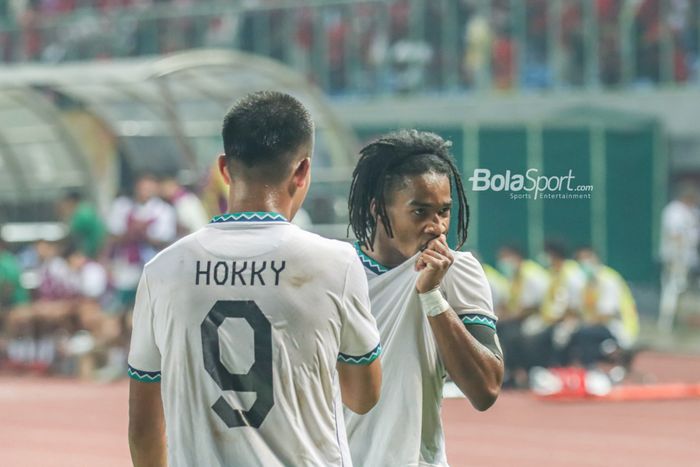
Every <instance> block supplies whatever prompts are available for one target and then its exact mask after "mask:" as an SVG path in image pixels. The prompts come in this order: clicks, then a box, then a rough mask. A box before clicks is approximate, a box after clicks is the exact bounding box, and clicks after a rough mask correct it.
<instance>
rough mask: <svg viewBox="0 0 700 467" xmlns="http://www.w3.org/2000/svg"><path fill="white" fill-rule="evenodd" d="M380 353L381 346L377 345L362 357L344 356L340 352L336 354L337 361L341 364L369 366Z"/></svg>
mask: <svg viewBox="0 0 700 467" xmlns="http://www.w3.org/2000/svg"><path fill="white" fill-rule="evenodd" d="M381 353H382V344H377V346H376V347H375V348H374V349H373V350H371V351H369V352H367V353H366V354H364V355H360V356H359V357H355V356H354V355H348V354H344V353H342V352H340V353H338V361H339V362H342V363H350V364H352V365H369V364H370V363H372V362H373V361H375V360H376V359H377V357H379V355H381Z"/></svg>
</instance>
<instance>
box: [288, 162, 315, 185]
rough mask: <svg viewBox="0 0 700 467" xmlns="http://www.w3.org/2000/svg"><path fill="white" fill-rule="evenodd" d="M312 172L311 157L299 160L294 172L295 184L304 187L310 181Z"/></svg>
mask: <svg viewBox="0 0 700 467" xmlns="http://www.w3.org/2000/svg"><path fill="white" fill-rule="evenodd" d="M310 174H311V159H310V158H309V157H305V158H303V159H301V160H300V161H298V162H297V163H296V165H295V167H294V173H293V174H292V180H294V185H295V186H296V187H297V188H303V187H304V186H305V185H306V184H307V183H308V180H309V175H310Z"/></svg>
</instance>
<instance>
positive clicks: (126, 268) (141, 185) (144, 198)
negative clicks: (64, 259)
mask: <svg viewBox="0 0 700 467" xmlns="http://www.w3.org/2000/svg"><path fill="white" fill-rule="evenodd" d="M107 228H108V231H109V233H110V235H111V238H110V250H111V277H112V282H113V285H114V287H115V289H116V292H117V306H118V307H119V308H120V310H122V311H127V310H129V309H130V307H131V305H133V302H134V298H135V296H136V286H137V285H138V281H139V277H141V271H142V269H143V265H144V264H146V263H147V262H148V261H150V260H151V258H153V257H154V256H155V254H156V253H157V252H158V251H159V250H160V249H162V248H163V247H165V246H167V245H168V244H170V243H172V242H173V241H174V240H175V238H176V236H177V215H176V213H175V209H174V208H173V207H172V206H170V205H169V204H168V203H166V202H165V201H163V200H162V199H160V198H159V197H158V181H157V180H156V178H155V177H154V176H152V175H150V174H141V175H139V176H138V177H137V180H136V182H135V184H134V193H133V197H128V196H120V197H118V198H117V199H115V200H114V202H113V203H112V207H111V208H110V211H109V215H108V216H107Z"/></svg>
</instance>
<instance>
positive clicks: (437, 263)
mask: <svg viewBox="0 0 700 467" xmlns="http://www.w3.org/2000/svg"><path fill="white" fill-rule="evenodd" d="M421 259H422V260H423V261H425V262H426V263H427V264H432V265H433V266H434V267H437V268H440V269H444V268H447V267H449V266H450V264H452V262H451V260H450V259H449V258H447V257H446V256H445V255H442V254H440V253H438V252H437V251H434V250H425V251H424V252H423V253H422V254H421Z"/></svg>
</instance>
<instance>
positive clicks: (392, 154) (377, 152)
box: [348, 130, 469, 249]
mask: <svg viewBox="0 0 700 467" xmlns="http://www.w3.org/2000/svg"><path fill="white" fill-rule="evenodd" d="M451 144H452V143H451V142H449V141H445V140H444V139H442V138H441V137H440V136H438V135H436V134H435V133H429V132H424V131H418V130H400V131H397V132H394V133H389V134H387V135H385V136H382V137H381V138H379V139H377V140H375V141H372V142H371V143H369V144H368V145H366V146H365V147H364V148H362V150H360V160H359V161H358V163H357V166H356V167H355V170H354V172H353V174H352V184H351V186H350V197H349V200H348V208H349V211H350V226H349V229H350V228H352V231H353V233H354V234H355V237H356V238H357V240H358V241H359V242H360V244H362V245H365V246H367V247H370V248H372V247H373V245H374V238H375V234H376V232H377V222H376V219H375V217H374V216H373V215H372V212H371V209H370V204H371V203H372V201H373V200H374V202H375V203H376V214H377V215H378V216H379V217H381V220H382V224H383V225H384V229H385V230H386V232H387V234H388V235H389V236H393V231H392V228H391V223H390V221H389V216H388V215H387V212H386V200H387V197H390V196H391V193H392V192H393V191H394V190H395V189H397V188H400V187H401V186H403V184H404V183H405V181H406V178H407V177H411V176H415V175H422V174H425V173H431V172H432V173H437V174H441V175H446V176H447V177H448V178H449V179H450V182H451V187H450V188H451V189H452V192H453V193H454V192H455V191H456V192H457V200H458V203H459V213H458V215H457V237H458V238H457V249H459V248H460V247H461V246H462V245H463V244H464V242H465V241H466V240H467V228H468V227H469V204H468V203H467V198H466V195H465V193H464V187H463V186H462V178H461V177H460V174H459V170H457V166H456V165H455V162H454V159H453V158H452V155H451V154H450V150H449V149H450V146H451Z"/></svg>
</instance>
